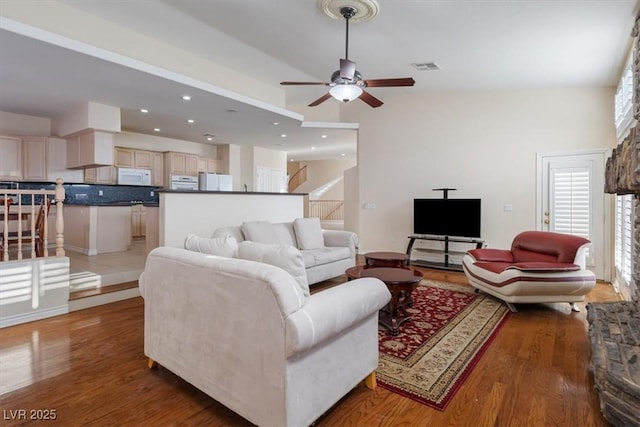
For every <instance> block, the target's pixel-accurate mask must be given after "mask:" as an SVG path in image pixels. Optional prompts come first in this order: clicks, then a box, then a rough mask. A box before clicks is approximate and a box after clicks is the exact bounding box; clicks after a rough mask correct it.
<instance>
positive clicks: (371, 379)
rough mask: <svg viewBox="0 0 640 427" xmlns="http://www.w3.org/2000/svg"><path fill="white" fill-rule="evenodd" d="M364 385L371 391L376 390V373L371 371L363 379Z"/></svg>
mask: <svg viewBox="0 0 640 427" xmlns="http://www.w3.org/2000/svg"><path fill="white" fill-rule="evenodd" d="M364 384H365V385H366V386H367V388H370V389H371V390H375V389H376V385H377V383H376V372H375V371H373V372H371V373H370V374H369V375H367V377H366V378H365V379H364Z"/></svg>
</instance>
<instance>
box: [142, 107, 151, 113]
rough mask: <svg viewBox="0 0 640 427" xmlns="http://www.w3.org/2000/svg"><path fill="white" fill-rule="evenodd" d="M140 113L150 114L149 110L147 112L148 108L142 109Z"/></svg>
mask: <svg viewBox="0 0 640 427" xmlns="http://www.w3.org/2000/svg"><path fill="white" fill-rule="evenodd" d="M140 112H141V113H148V112H149V110H147V109H146V108H141V109H140Z"/></svg>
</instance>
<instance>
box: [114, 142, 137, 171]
mask: <svg viewBox="0 0 640 427" xmlns="http://www.w3.org/2000/svg"><path fill="white" fill-rule="evenodd" d="M113 152H114V159H113V160H114V166H115V167H117V168H133V167H135V166H134V159H133V152H134V150H132V149H131V148H122V147H116V148H115V149H114V151H113Z"/></svg>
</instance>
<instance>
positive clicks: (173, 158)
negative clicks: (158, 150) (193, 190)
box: [164, 151, 198, 187]
mask: <svg viewBox="0 0 640 427" xmlns="http://www.w3.org/2000/svg"><path fill="white" fill-rule="evenodd" d="M172 175H188V176H198V156H197V155H195V154H187V153H178V152H175V151H166V152H165V153H164V186H165V187H170V186H171V176H172Z"/></svg>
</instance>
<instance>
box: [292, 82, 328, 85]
mask: <svg viewBox="0 0 640 427" xmlns="http://www.w3.org/2000/svg"><path fill="white" fill-rule="evenodd" d="M280 84H281V85H285V86H302V85H322V86H329V83H325V82H280Z"/></svg>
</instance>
